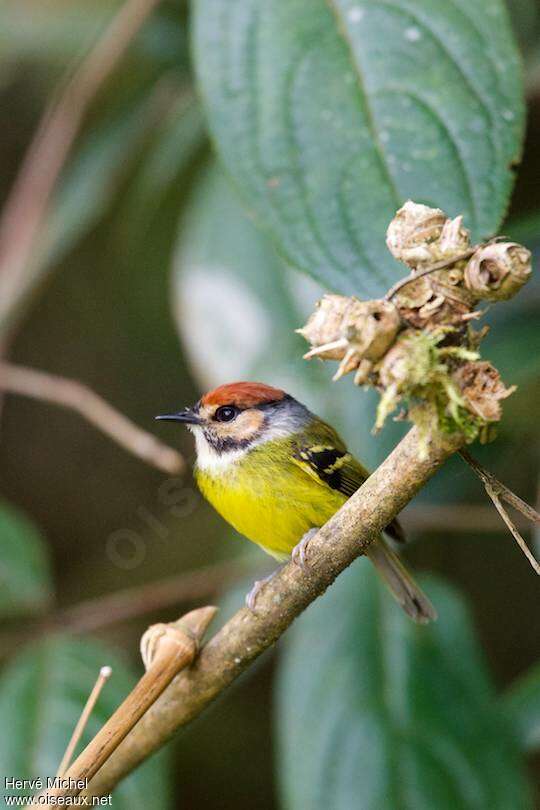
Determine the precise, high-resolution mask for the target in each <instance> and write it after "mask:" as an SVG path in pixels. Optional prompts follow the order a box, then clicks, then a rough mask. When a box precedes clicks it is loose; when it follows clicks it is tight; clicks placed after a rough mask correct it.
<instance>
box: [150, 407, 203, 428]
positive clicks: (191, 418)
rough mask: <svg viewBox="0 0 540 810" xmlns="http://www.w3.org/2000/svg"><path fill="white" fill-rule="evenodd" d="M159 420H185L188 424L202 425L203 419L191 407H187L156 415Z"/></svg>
mask: <svg viewBox="0 0 540 810" xmlns="http://www.w3.org/2000/svg"><path fill="white" fill-rule="evenodd" d="M156 419H157V421H158V422H184V424H186V425H200V424H201V423H202V419H201V418H200V416H198V415H197V414H196V413H195V411H194V410H192V409H191V408H185V409H184V410H183V411H178V413H164V414H162V415H161V416H156Z"/></svg>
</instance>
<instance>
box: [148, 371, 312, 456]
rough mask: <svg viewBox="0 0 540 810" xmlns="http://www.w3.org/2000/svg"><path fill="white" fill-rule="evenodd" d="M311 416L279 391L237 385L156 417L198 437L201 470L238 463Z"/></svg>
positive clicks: (288, 433) (263, 386)
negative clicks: (250, 451)
mask: <svg viewBox="0 0 540 810" xmlns="http://www.w3.org/2000/svg"><path fill="white" fill-rule="evenodd" d="M310 416H311V414H310V413H309V411H308V410H307V409H306V408H305V407H304V406H303V405H301V404H300V403H299V402H297V400H295V399H294V398H293V397H291V396H290V395H289V394H286V393H285V391H282V390H281V389H279V388H272V387H271V386H270V385H265V384H264V383H258V382H235V383H228V384H227V385H220V386H219V388H215V389H214V390H213V391H209V392H208V393H207V394H205V395H204V396H203V397H201V399H200V400H199V401H198V402H196V403H195V405H193V406H192V407H191V408H185V409H184V410H182V411H179V412H178V413H171V414H164V415H163V416H157V417H156V418H157V419H159V420H165V421H173V422H183V423H184V424H185V425H187V426H188V427H189V429H190V430H191V431H192V432H193V433H194V434H195V439H196V446H197V461H198V464H199V466H202V467H212V466H216V465H219V464H223V463H226V462H228V461H231V460H233V458H234V459H237V458H239V457H240V456H241V455H243V454H244V453H245V452H248V451H249V450H250V449H252V448H253V447H254V446H256V445H259V444H262V443H263V442H266V441H269V440H271V439H278V438H284V437H287V436H289V435H291V434H292V433H294V432H296V431H297V430H298V429H299V428H300V427H301V426H302V425H303V424H305V422H306V421H308V419H309V418H310Z"/></svg>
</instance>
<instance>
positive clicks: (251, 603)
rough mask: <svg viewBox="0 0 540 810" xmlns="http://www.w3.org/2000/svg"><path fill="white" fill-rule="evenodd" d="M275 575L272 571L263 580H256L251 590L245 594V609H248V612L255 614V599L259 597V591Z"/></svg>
mask: <svg viewBox="0 0 540 810" xmlns="http://www.w3.org/2000/svg"><path fill="white" fill-rule="evenodd" d="M275 573H276V572H275V571H272V573H271V574H269V575H268V576H267V577H264V579H256V580H255V582H254V583H253V587H252V589H251V590H250V591H249V593H247V594H246V607H247V608H248V610H251V612H252V613H256V612H257V611H256V610H255V605H256V602H257V597H258V595H259V591H260V590H261V588H262V587H263V586H264V585H266V583H267V582H269V581H270V580H271V579H272V577H273V576H274V574H275Z"/></svg>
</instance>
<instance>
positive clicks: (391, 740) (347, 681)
mask: <svg viewBox="0 0 540 810" xmlns="http://www.w3.org/2000/svg"><path fill="white" fill-rule="evenodd" d="M425 587H426V590H427V592H428V593H429V595H430V597H431V598H432V599H433V602H434V604H435V605H436V606H437V609H438V611H439V619H438V621H437V622H435V623H433V624H432V625H429V626H428V627H419V626H417V625H414V624H413V623H412V622H411V621H410V620H409V619H408V618H407V617H406V616H405V615H404V614H403V613H402V612H401V610H400V609H399V608H398V607H397V605H396V604H395V603H394V602H393V601H392V599H391V598H390V597H389V595H388V593H387V591H386V590H385V589H384V587H383V586H382V585H381V584H380V583H379V581H378V580H377V578H376V575H375V573H374V572H373V570H372V569H371V568H370V566H369V565H368V563H367V562H366V561H361V562H358V563H356V564H355V565H354V566H353V567H352V568H351V569H350V570H349V571H347V572H345V574H344V575H342V576H341V577H340V578H339V580H338V582H337V584H336V585H335V586H333V587H332V589H331V590H330V591H329V592H328V593H327V594H326V595H325V596H324V597H323V598H322V599H320V600H319V601H318V602H317V603H316V604H315V605H314V606H313V607H311V608H310V609H309V611H308V612H307V613H306V614H305V616H303V617H302V618H301V619H300V621H299V622H298V623H297V624H296V625H295V627H294V628H293V631H292V633H291V635H290V636H289V639H288V644H287V647H286V654H285V659H284V661H283V662H282V665H281V671H280V674H279V680H278V693H277V695H278V699H277V732H278V774H279V777H280V780H281V788H282V793H283V797H284V807H286V808H287V810H318V808H321V810H323V808H328V807H332V810H350V808H352V807H361V808H362V810H381V808H383V807H384V810H409V808H410V810H424V808H425V810H433V808H437V810H456V808H458V807H459V808H460V810H473V808H474V810H486V808H488V807H489V808H490V810H508V808H509V807H515V808H518V807H519V808H520V810H525V808H530V807H531V803H530V796H529V791H528V787H527V784H526V781H525V777H524V772H523V764H522V762H521V760H520V753H519V749H518V747H517V744H516V742H515V741H514V739H513V736H512V733H511V731H510V730H509V727H508V725H507V723H506V722H505V718H504V717H503V713H502V712H501V711H500V710H499V707H498V704H497V702H496V700H495V696H494V690H493V687H492V685H491V683H490V679H489V678H488V676H487V673H486V671H485V668H484V664H483V661H482V660H481V656H480V652H479V646H478V642H477V641H476V639H475V637H474V634H473V632H472V629H471V623H470V619H469V616H468V614H467V611H466V610H465V608H464V605H463V603H462V601H461V599H460V598H459V597H458V596H457V594H456V593H455V592H453V591H452V590H451V589H450V588H449V587H448V586H447V585H445V584H443V583H441V582H438V581H435V580H432V579H430V580H428V581H427V583H425Z"/></svg>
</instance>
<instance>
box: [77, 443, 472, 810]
mask: <svg viewBox="0 0 540 810" xmlns="http://www.w3.org/2000/svg"><path fill="white" fill-rule="evenodd" d="M461 443H462V440H461V438H460V437H459V436H457V435H456V434H452V435H444V436H443V435H441V434H432V435H431V436H430V439H429V441H428V442H427V445H426V448H427V449H426V452H425V453H423V454H420V450H419V447H420V446H421V442H420V441H419V431H418V429H417V428H416V427H415V428H413V429H412V430H411V431H410V432H409V433H408V434H407V436H405V438H404V439H403V440H402V441H401V442H400V443H399V444H398V446H397V447H396V448H395V449H394V451H393V452H392V453H391V454H390V455H389V456H388V458H387V459H386V460H385V461H384V462H383V463H382V464H381V466H380V467H378V469H377V470H376V471H375V472H374V473H373V474H372V475H371V476H370V477H369V478H368V479H367V481H366V482H365V483H364V484H363V486H362V487H361V488H360V489H359V490H358V491H357V492H356V493H355V494H354V495H353V496H352V497H351V498H349V500H348V501H347V502H346V503H345V504H344V505H343V506H342V507H341V509H340V510H339V511H338V512H337V513H336V514H335V515H334V516H333V517H332V518H331V519H330V520H329V521H328V523H326V524H325V526H323V527H322V528H321V529H320V530H319V531H318V533H317V534H316V535H315V537H314V538H313V540H312V541H311V543H310V551H309V562H310V568H309V571H308V572H307V573H304V572H303V571H302V570H301V569H300V568H299V567H298V566H296V565H294V564H293V563H289V564H287V565H285V566H284V567H283V568H282V569H281V570H280V571H279V573H277V574H276V576H274V577H273V578H272V579H271V580H270V581H269V582H268V584H266V585H265V586H264V587H263V588H262V590H261V592H260V594H259V596H258V598H257V613H256V614H253V613H252V612H250V611H249V610H248V609H247V608H243V609H242V610H240V611H238V613H236V614H235V616H233V618H232V619H231V620H230V621H229V622H228V623H227V624H226V625H225V626H224V627H223V628H222V629H221V630H220V631H219V632H218V633H217V635H216V636H214V638H212V639H211V640H210V641H209V643H208V644H207V645H206V646H205V647H204V648H203V650H202V652H201V654H200V656H199V658H198V659H197V660H196V662H195V664H194V666H193V667H192V668H191V669H189V670H186V671H184V672H183V673H181V674H180V675H179V676H178V677H177V678H176V679H175V681H174V682H173V683H172V684H171V685H170V686H169V687H168V689H167V690H166V691H165V692H164V694H163V695H162V696H161V698H160V699H159V700H158V701H157V702H156V703H155V704H154V705H153V706H152V708H151V709H150V710H149V711H148V713H147V714H146V715H145V717H144V718H143V719H142V720H141V721H140V723H139V724H138V725H137V727H136V728H135V729H134V730H133V731H132V732H131V733H130V734H129V735H128V737H126V739H125V740H124V741H123V743H122V744H121V745H120V746H119V748H118V749H117V750H116V751H115V753H114V754H113V756H112V757H111V758H110V759H109V760H108V762H107V763H106V764H105V765H104V767H103V768H102V769H101V770H100V771H99V772H98V774H97V775H96V776H95V777H94V779H93V780H92V782H91V784H90V786H89V789H88V791H87V794H88V793H90V794H92V795H98V794H100V795H102V794H107V793H110V792H111V790H112V789H113V788H114V786H115V785H116V784H117V783H118V782H119V781H120V780H121V779H122V778H123V777H124V776H126V775H127V774H128V773H129V772H130V771H131V770H133V768H135V767H137V765H139V764H140V763H141V762H142V761H143V760H145V759H147V758H148V757H149V756H150V755H151V754H152V753H154V751H156V750H157V749H158V748H160V747H161V746H162V745H163V744H164V743H165V742H166V741H167V740H168V739H169V738H170V737H171V736H172V734H174V732H175V731H176V730H177V729H178V728H179V727H180V726H183V725H185V724H186V723H188V722H189V721H190V720H192V719H193V718H194V717H196V716H197V715H198V714H200V712H201V711H202V710H203V709H204V708H205V707H206V706H207V705H208V704H209V703H210V702H211V701H212V700H214V699H215V698H216V697H217V696H218V695H219V694H220V693H221V692H222V691H223V690H224V689H225V688H226V687H227V686H228V685H229V684H230V683H232V681H234V680H235V679H236V678H237V677H238V676H239V675H240V674H241V673H242V672H243V671H244V670H245V669H246V668H247V667H248V666H249V665H250V664H251V663H252V662H253V661H254V660H255V659H256V658H257V657H258V656H259V655H261V653H262V652H264V650H266V649H267V648H268V647H270V646H271V645H272V644H274V642H275V641H277V639H278V638H279V637H280V636H281V635H282V634H283V633H284V632H285V630H286V629H287V628H288V627H289V625H290V624H291V623H292V622H293V620H294V619H295V618H296V617H297V616H298V615H299V614H300V613H301V612H302V611H303V610H305V608H306V607H307V606H308V605H309V604H310V603H311V602H313V601H314V600H315V599H316V598H317V597H318V596H320V595H321V594H322V593H323V592H324V591H325V590H326V588H327V587H328V586H329V585H331V584H332V582H333V581H334V580H335V578H336V577H337V575H338V574H340V573H341V572H342V571H343V570H344V569H345V568H347V566H349V565H350V564H351V563H352V562H353V561H354V560H355V559H356V558H357V557H358V556H360V555H361V554H363V553H364V551H365V549H366V548H367V547H368V546H369V544H370V543H372V542H373V541H374V540H375V539H376V538H377V537H378V535H379V534H380V532H381V531H382V529H383V528H384V527H385V526H387V525H388V524H389V523H390V522H391V520H392V519H393V518H394V517H395V516H396V515H397V514H398V512H400V511H401V510H402V509H403V507H404V506H405V505H406V504H407V503H408V502H409V501H410V500H411V499H412V498H413V497H414V496H415V495H416V493H417V492H418V490H419V489H421V488H422V487H423V486H424V484H425V483H426V482H427V481H428V480H429V478H431V476H432V475H433V474H434V473H435V472H436V471H437V469H438V468H439V467H440V466H441V464H442V463H443V462H444V461H445V460H446V459H447V458H448V457H449V456H450V455H451V454H452V453H454V452H455V451H456V450H458V449H459V447H460V445H461ZM87 794H86V795H87ZM83 795H84V794H83Z"/></svg>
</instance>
